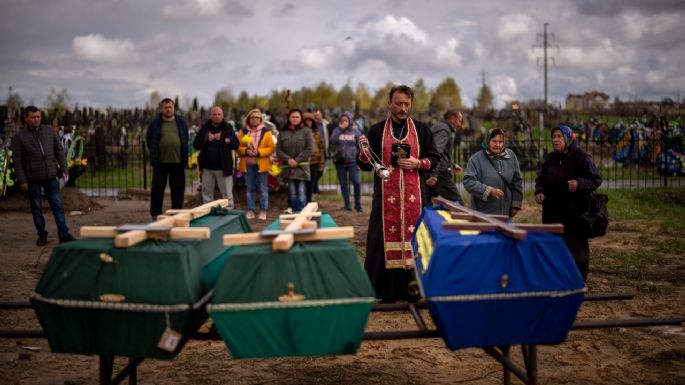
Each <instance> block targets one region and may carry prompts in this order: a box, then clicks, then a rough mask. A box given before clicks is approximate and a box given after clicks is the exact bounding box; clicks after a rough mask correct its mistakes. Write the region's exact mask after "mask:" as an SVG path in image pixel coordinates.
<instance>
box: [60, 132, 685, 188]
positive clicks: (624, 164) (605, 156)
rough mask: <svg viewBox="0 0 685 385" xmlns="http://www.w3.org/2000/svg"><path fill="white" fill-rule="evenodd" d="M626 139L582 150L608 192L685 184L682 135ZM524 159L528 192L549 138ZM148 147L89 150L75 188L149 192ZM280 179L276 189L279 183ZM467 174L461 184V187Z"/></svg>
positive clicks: (331, 183) (324, 184) (469, 150)
mask: <svg viewBox="0 0 685 385" xmlns="http://www.w3.org/2000/svg"><path fill="white" fill-rule="evenodd" d="M628 135H629V136H626V137H622V138H620V139H619V140H615V141H613V142H612V141H609V140H586V141H581V142H580V147H581V148H583V149H584V150H585V151H586V152H588V153H589V154H591V155H592V157H593V160H594V162H595V164H596V165H597V167H598V169H599V170H600V173H601V175H602V177H603V179H604V183H603V185H602V187H603V188H646V187H658V186H676V187H680V186H685V155H683V154H684V153H685V148H684V147H685V142H684V140H683V136H682V135H663V136H660V137H659V138H658V140H656V139H655V138H653V137H644V138H641V137H639V136H638V137H633V136H631V135H630V134H628ZM507 145H508V148H510V149H512V150H513V151H514V152H515V153H516V155H517V158H518V160H519V163H520V166H521V171H522V174H523V179H524V191H525V190H530V189H532V188H533V186H534V181H535V176H536V170H537V168H538V166H539V164H540V162H541V160H542V159H543V157H544V155H545V154H546V153H547V152H549V151H551V149H552V144H551V140H550V139H549V138H545V139H544V140H542V141H540V140H538V139H528V140H511V141H509V142H508V143H507ZM480 150H481V145H480V141H479V140H469V139H467V140H462V141H460V143H458V144H457V145H456V146H455V148H454V163H455V164H459V165H461V166H462V167H464V168H465V167H466V164H467V162H468V159H469V157H471V155H473V154H474V153H476V152H477V151H480ZM147 156H148V153H147V149H146V147H145V145H144V143H135V144H131V145H127V146H105V147H104V148H102V149H100V150H98V151H89V152H85V153H84V156H83V157H82V158H81V159H80V160H79V159H75V158H72V159H71V163H70V165H71V174H72V176H73V177H72V180H71V181H70V184H71V185H74V186H76V187H78V188H79V189H81V190H83V191H84V192H85V193H86V194H88V195H92V196H116V195H118V194H120V192H121V191H122V190H125V189H149V187H150V181H151V179H152V169H151V167H150V164H149V161H148V159H147ZM196 159H197V153H194V154H193V155H191V157H190V160H189V165H188V166H189V167H188V168H187V174H186V183H187V188H186V191H187V192H192V191H195V190H196V189H197V187H198V186H199V183H200V180H199V174H198V172H197V162H196ZM241 178H242V176H241V175H240V174H239V173H238V175H236V183H235V185H236V188H241V185H242V183H241ZM372 178H373V176H372V175H371V173H362V185H363V187H362V192H363V193H365V194H370V193H371V190H372ZM272 179H274V181H273V182H274V183H270V186H271V188H272V189H278V188H279V186H282V184H280V185H279V183H277V181H276V180H275V179H276V178H272ZM461 180H462V176H457V177H456V179H455V181H456V182H457V183H461ZM319 185H320V188H321V189H322V190H324V191H337V190H338V189H339V187H338V185H339V184H338V179H337V175H336V172H335V167H332V165H330V164H329V166H328V167H326V171H325V173H324V175H323V177H322V178H321V180H320V182H319Z"/></svg>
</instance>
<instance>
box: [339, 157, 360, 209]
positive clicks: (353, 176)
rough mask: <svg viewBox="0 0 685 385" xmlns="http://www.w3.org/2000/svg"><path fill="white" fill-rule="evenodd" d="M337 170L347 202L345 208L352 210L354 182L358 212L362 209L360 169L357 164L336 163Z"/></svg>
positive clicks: (355, 202) (344, 198)
mask: <svg viewBox="0 0 685 385" xmlns="http://www.w3.org/2000/svg"><path fill="white" fill-rule="evenodd" d="M335 170H336V171H337V173H338V182H339V183H340V190H341V191H342V196H343V201H344V202H345V208H346V209H350V208H351V207H350V184H349V181H350V180H351V181H352V185H353V186H354V208H355V209H356V210H357V211H361V209H362V203H361V202H362V199H361V175H360V174H359V169H358V168H357V165H356V164H355V163H352V164H342V163H336V164H335Z"/></svg>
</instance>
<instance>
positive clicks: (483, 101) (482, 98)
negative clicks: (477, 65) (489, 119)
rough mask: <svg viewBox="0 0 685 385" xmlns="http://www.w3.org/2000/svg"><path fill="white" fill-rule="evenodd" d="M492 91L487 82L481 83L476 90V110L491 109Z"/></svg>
mask: <svg viewBox="0 0 685 385" xmlns="http://www.w3.org/2000/svg"><path fill="white" fill-rule="evenodd" d="M493 99H494V98H493V96H492V91H490V87H488V85H487V84H483V86H481V87H480V91H478V98H476V111H478V112H485V111H489V110H491V109H492V102H493Z"/></svg>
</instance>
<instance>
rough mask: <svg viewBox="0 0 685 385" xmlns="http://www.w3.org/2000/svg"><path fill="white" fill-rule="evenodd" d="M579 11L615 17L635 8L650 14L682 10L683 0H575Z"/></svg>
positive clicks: (584, 13) (574, 2)
mask: <svg viewBox="0 0 685 385" xmlns="http://www.w3.org/2000/svg"><path fill="white" fill-rule="evenodd" d="M572 3H573V4H575V6H576V8H577V9H578V12H579V13H580V14H581V15H592V16H607V17H610V18H613V17H615V16H616V15H617V14H619V13H621V12H624V11H628V10H633V11H639V12H645V13H648V14H654V13H660V12H669V11H681V12H682V10H683V2H682V0H650V1H644V0H602V1H596V0H574V1H572Z"/></svg>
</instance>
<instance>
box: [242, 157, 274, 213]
mask: <svg viewBox="0 0 685 385" xmlns="http://www.w3.org/2000/svg"><path fill="white" fill-rule="evenodd" d="M268 178H269V173H268V172H259V166H258V165H256V164H249V165H247V174H246V175H245V183H246V184H247V210H248V211H254V209H255V204H254V198H255V192H256V191H257V189H259V210H260V211H261V212H264V213H265V212H266V211H267V210H268V209H269V186H268Z"/></svg>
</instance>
